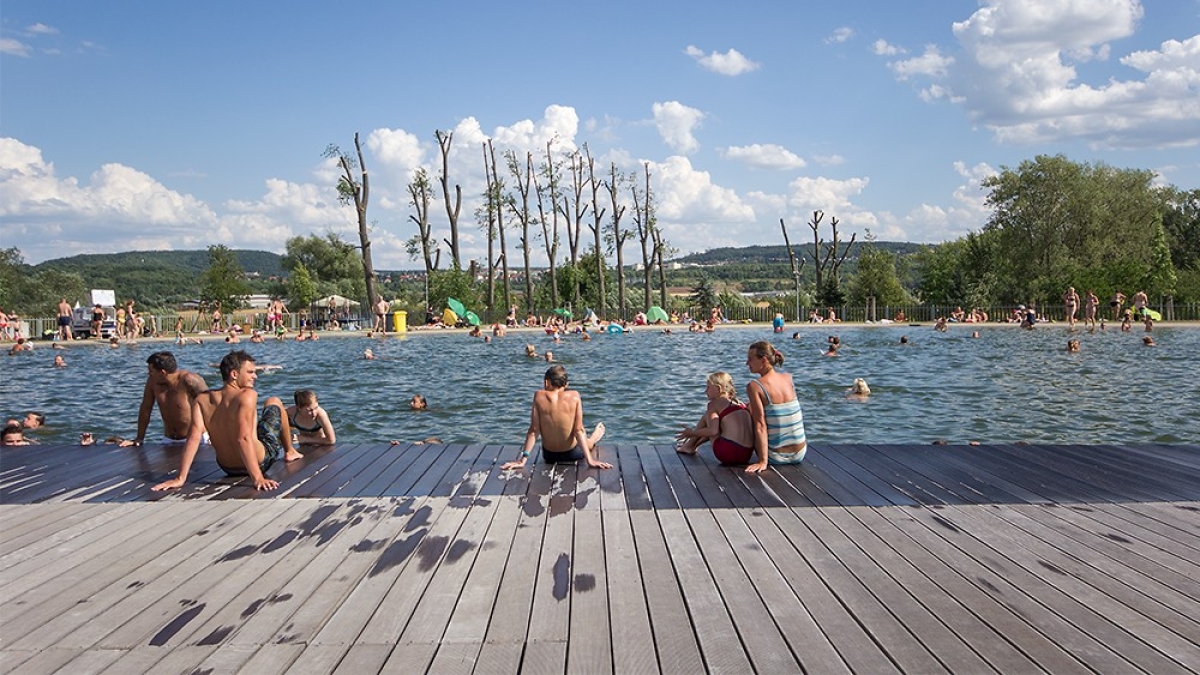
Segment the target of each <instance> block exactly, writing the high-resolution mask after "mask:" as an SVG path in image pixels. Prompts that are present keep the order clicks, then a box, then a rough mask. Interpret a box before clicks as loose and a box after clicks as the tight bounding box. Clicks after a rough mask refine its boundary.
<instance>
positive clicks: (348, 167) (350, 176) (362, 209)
mask: <svg viewBox="0 0 1200 675" xmlns="http://www.w3.org/2000/svg"><path fill="white" fill-rule="evenodd" d="M354 151H355V153H356V154H357V157H358V158H357V160H356V159H355V158H354V157H351V156H349V155H348V154H346V153H344V152H342V150H341V148H339V147H338V146H336V145H330V146H329V147H327V148H326V149H325V156H326V157H336V158H337V160H338V165H339V166H341V168H342V176H341V178H339V179H338V198H339V200H340V201H341V202H342V203H343V204H353V205H354V210H355V212H356V213H357V215H358V240H359V244H360V246H361V250H362V264H363V277H364V278H365V280H366V285H367V304H368V305H370V306H371V307H372V308H374V307H375V303H376V302H377V301H378V300H379V298H378V295H377V294H376V293H375V265H374V264H372V263H371V232H370V228H369V226H368V225H367V204H368V203H370V201H371V181H370V179H369V177H368V176H367V164H366V162H365V161H364V160H363V154H362V144H361V143H359V140H358V134H357V133H356V134H354ZM355 168H357V169H359V170H361V173H360V175H359V179H358V180H357V181H356V180H355V179H354V169H355ZM372 311H374V309H372Z"/></svg>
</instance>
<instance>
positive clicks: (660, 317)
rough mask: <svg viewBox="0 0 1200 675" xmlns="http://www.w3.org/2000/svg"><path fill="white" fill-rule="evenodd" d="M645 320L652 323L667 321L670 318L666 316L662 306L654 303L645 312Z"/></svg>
mask: <svg viewBox="0 0 1200 675" xmlns="http://www.w3.org/2000/svg"><path fill="white" fill-rule="evenodd" d="M646 320H647V321H649V322H650V323H654V322H655V321H662V322H663V323H667V322H668V321H670V320H671V317H669V316H667V313H666V311H664V310H663V308H662V307H659V306H658V305H655V306H653V307H651V308H650V311H648V312H646Z"/></svg>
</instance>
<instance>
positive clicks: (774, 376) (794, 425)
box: [746, 340, 808, 473]
mask: <svg viewBox="0 0 1200 675" xmlns="http://www.w3.org/2000/svg"><path fill="white" fill-rule="evenodd" d="M781 365H783V354H780V353H779V352H778V351H776V350H775V347H774V346H773V345H772V344H771V343H770V342H767V341H765V340H762V341H759V342H755V343H754V344H752V345H750V349H749V351H748V352H747V353H746V367H747V368H749V369H750V372H751V373H754V374H755V375H758V379H756V380H751V381H750V383H749V384H747V385H746V398H747V400H748V407H749V409H750V417H751V419H752V420H753V421H754V452H755V454H756V455H757V456H758V461H757V462H755V463H754V464H751V465H750V466H748V467H746V473H758V472H759V471H762V470H764V469H766V468H767V463H768V462H769V463H771V464H799V463H800V462H802V461H804V454H805V453H806V452H807V451H808V440H807V439H806V438H805V435H804V413H803V411H802V410H801V409H800V401H799V399H797V398H796V388H795V386H794V385H793V383H792V376H791V375H789V374H788V373H781V372H779V371H778V370H776V369H775V368H776V367H777V366H781Z"/></svg>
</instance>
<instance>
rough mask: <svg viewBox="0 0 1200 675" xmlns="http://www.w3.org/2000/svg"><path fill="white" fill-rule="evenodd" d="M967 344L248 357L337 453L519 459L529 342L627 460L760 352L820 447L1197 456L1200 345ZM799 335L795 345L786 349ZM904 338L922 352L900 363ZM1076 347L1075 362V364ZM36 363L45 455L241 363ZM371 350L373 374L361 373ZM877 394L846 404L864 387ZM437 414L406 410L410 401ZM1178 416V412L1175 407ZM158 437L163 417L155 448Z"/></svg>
mask: <svg viewBox="0 0 1200 675" xmlns="http://www.w3.org/2000/svg"><path fill="white" fill-rule="evenodd" d="M970 330H973V329H972V328H971V327H952V328H951V330H950V331H949V332H947V333H944V334H941V333H936V332H934V331H933V330H932V329H931V328H929V327H915V328H914V327H909V326H889V327H839V328H838V329H837V334H838V335H839V336H840V337H841V339H842V342H843V344H844V345H845V347H844V353H843V355H842V356H839V357H837V358H828V357H824V356H821V353H822V351H823V350H824V347H825V345H826V338H827V336H828V335H829V332H830V331H829V330H828V329H823V330H808V329H804V330H802V333H801V339H799V340H792V339H788V338H783V339H779V338H780V337H781V336H777V335H773V334H772V333H771V332H770V329H769V328H758V327H753V328H744V329H743V328H729V329H725V330H718V332H717V333H715V334H711V335H708V334H692V333H687V332H685V331H679V332H676V333H675V334H673V335H662V334H660V333H658V332H657V331H645V332H639V333H635V334H631V335H602V336H596V337H595V338H594V339H593V340H591V341H588V342H584V341H582V340H580V339H578V338H577V337H574V336H572V337H568V338H566V339H565V340H563V341H562V342H561V343H558V344H554V343H552V342H551V341H550V340H549V339H548V338H547V337H546V336H545V335H543V334H540V333H539V334H517V333H513V334H510V335H509V336H508V337H505V338H499V339H494V340H493V341H492V342H491V343H488V344H484V343H483V342H482V341H481V340H476V339H471V338H468V337H466V335H465V333H454V334H439V335H415V336H412V337H409V338H408V339H403V340H400V339H394V338H389V339H382V340H381V339H367V338H365V337H345V338H343V337H336V338H330V337H327V338H326V339H324V340H321V341H319V342H316V343H295V342H286V343H278V342H268V343H265V344H261V345H253V344H245V345H242V346H244V347H245V348H246V349H247V350H248V351H250V352H251V353H252V354H254V355H255V356H256V358H257V359H258V361H259V363H274V364H279V365H282V366H283V370H282V371H279V372H277V373H273V374H269V375H264V376H263V377H261V378H260V379H259V382H258V389H259V391H260V392H261V393H263V394H267V395H276V396H279V397H280V398H282V399H283V400H284V401H285V402H290V401H291V397H292V392H293V391H295V390H296V389H299V388H312V389H315V390H316V391H317V393H318V395H319V397H320V401H321V404H322V405H323V406H325V408H326V409H327V410H328V411H329V414H330V416H331V417H332V419H333V420H334V424H335V426H336V427H337V429H338V436H339V440H341V441H344V442H347V443H373V442H379V441H384V440H387V439H391V438H397V439H402V440H408V441H413V440H420V439H423V438H426V437H429V436H437V437H439V438H441V439H443V440H445V441H447V442H454V443H484V442H491V443H495V442H502V443H520V442H521V441H522V440H523V438H524V432H525V428H526V426H527V425H528V419H529V402H530V400H531V397H532V394H533V392H534V390H536V389H537V388H539V387H540V386H541V383H542V375H543V374H544V372H545V370H546V365H547V364H546V363H545V362H544V361H542V360H538V359H528V358H525V357H524V356H523V355H522V354H523V348H524V345H525V343H526V342H532V343H533V344H534V345H535V346H536V347H537V349H538V351H539V352H541V351H545V350H546V349H547V348H549V349H552V350H553V351H554V353H555V355H556V357H557V358H558V359H559V360H560V361H562V362H563V364H564V365H565V366H566V367H567V369H568V372H569V373H570V376H571V382H572V386H574V387H575V388H577V389H579V390H580V391H581V392H582V394H583V396H584V409H585V413H586V416H585V420H584V421H585V424H587V426H588V427H589V428H590V427H592V426H593V425H594V424H595V423H596V422H599V421H603V422H605V425H606V426H607V428H608V433H607V438H608V439H609V440H610V441H613V442H627V443H632V442H652V443H670V442H672V441H673V438H674V434H675V432H676V430H677V429H678V428H679V426H681V425H684V424H694V423H695V422H696V420H697V419H698V418H699V416H700V413H701V412H702V411H703V408H704V405H705V399H704V377H705V376H706V375H707V374H708V373H709V372H712V371H715V370H725V371H727V372H729V373H731V374H732V375H733V377H734V381H735V384H736V385H737V387H738V391H739V393H742V392H744V390H745V386H746V383H747V379H748V373H747V371H746V366H745V356H746V348H747V346H748V345H749V344H750V343H751V342H753V341H755V340H759V339H766V340H774V342H775V344H776V346H777V347H778V348H779V349H780V351H782V352H783V353H784V354H785V356H786V357H787V360H786V363H785V370H788V371H789V372H792V373H793V374H794V376H795V378H796V383H797V390H798V391H799V394H800V398H801V401H802V403H803V405H804V417H805V423H806V426H807V430H808V435H809V437H810V438H811V439H812V441H813V442H814V443H818V444H822V443H913V442H915V443H926V442H930V441H932V440H934V439H937V438H944V439H947V440H949V441H951V442H965V441H967V440H980V441H983V442H985V443H1008V442H1014V441H1018V440H1021V441H1028V442H1031V443H1056V442H1070V443H1137V442H1141V443H1158V442H1170V443H1176V442H1191V443H1194V442H1197V441H1200V430H1198V428H1197V426H1198V423H1197V422H1196V420H1197V418H1198V417H1200V404H1198V403H1197V402H1198V401H1200V378H1196V377H1194V376H1192V375H1191V373H1192V372H1193V370H1194V363H1195V359H1196V357H1197V356H1198V355H1200V329H1196V328H1190V327H1189V328H1160V329H1159V330H1157V331H1155V338H1156V340H1157V341H1158V343H1159V345H1160V346H1158V347H1155V348H1146V347H1143V346H1142V344H1141V337H1142V336H1141V334H1139V333H1124V334H1123V333H1120V332H1119V331H1105V332H1103V333H1101V332H1097V333H1093V334H1089V333H1085V332H1080V333H1074V334H1068V333H1067V332H1066V329H1065V328H1064V327H1056V326H1051V327H1039V329H1038V330H1036V331H1033V332H1026V331H1020V330H1016V329H1013V328H1010V327H988V328H984V329H982V330H981V331H980V337H979V338H978V339H973V338H971V337H970ZM788 335H790V332H789V333H788ZM901 335H907V336H908V337H909V339H910V341H911V344H909V345H907V346H901V345H899V337H900V336H901ZM1068 337H1074V338H1078V339H1080V341H1081V343H1082V350H1081V351H1080V352H1079V353H1078V354H1068V353H1067V352H1066V351H1065V346H1066V340H1067V338H1068ZM38 347H39V349H38V350H37V351H35V352H34V353H33V354H25V355H20V356H15V357H5V358H6V361H5V376H4V377H3V378H0V401H2V402H3V411H2V412H3V414H4V415H5V416H6V418H7V417H15V416H17V415H19V414H20V413H22V412H24V411H26V410H40V411H42V412H45V413H46V415H47V417H48V418H49V420H50V424H49V427H48V428H47V429H46V430H44V431H42V432H37V433H36V437H37V438H39V439H40V440H41V441H43V442H56V443H70V442H74V440H75V439H76V438H77V436H78V433H79V432H81V431H91V432H93V433H95V434H96V435H97V436H99V437H105V436H108V435H113V434H119V435H123V436H132V435H133V433H134V431H135V428H136V427H135V425H136V419H137V409H138V405H139V403H140V401H141V396H142V387H143V384H144V378H145V372H146V371H145V359H146V357H147V356H148V355H149V354H150V353H151V352H153V351H155V350H156V349H160V348H161V349H170V350H173V351H175V353H176V355H177V357H178V358H179V361H180V365H181V366H182V367H184V368H187V369H189V370H194V371H196V372H198V373H200V374H201V375H203V376H204V377H205V379H206V380H207V381H208V383H209V385H210V386H216V385H217V384H219V378H218V376H217V372H216V369H215V368H214V367H212V366H211V365H210V364H215V363H216V362H217V361H218V360H219V359H220V358H221V356H222V355H224V353H226V352H227V351H228V346H227V345H225V344H224V343H222V342H219V341H211V342H207V343H206V344H203V345H189V346H187V347H174V346H171V345H166V344H162V345H158V344H150V343H143V344H140V345H137V346H135V347H127V346H122V347H121V348H120V349H108V348H105V347H101V346H98V345H72V346H71V347H70V348H69V349H67V350H65V351H63V352H56V353H63V354H64V355H65V357H66V359H67V362H68V367H67V368H66V369H55V368H53V367H52V366H51V365H50V363H51V361H52V359H53V355H52V353H51V350H49V349H47V348H45V345H44V344H39V345H38ZM367 347H370V348H371V349H372V351H373V352H374V353H375V355H376V359H375V360H373V361H367V360H365V359H363V358H362V352H363V349H365V348H367ZM856 377H862V378H865V379H866V380H867V381H868V382H869V383H870V386H871V389H872V391H873V394H872V396H871V398H870V399H869V400H868V401H867V402H866V403H856V402H848V401H847V400H846V399H845V394H846V390H847V389H848V388H849V387H850V386H851V384H852V382H853V380H854V378H856ZM416 393H420V394H423V395H425V396H426V397H428V399H429V402H430V410H428V411H425V412H414V411H411V410H409V409H408V400H409V399H410V398H411V397H412V395H413V394H416ZM1164 403H1166V404H1164ZM160 430H161V426H160V422H159V420H158V415H157V413H156V414H155V416H154V421H153V422H152V424H151V435H152V436H153V435H154V434H156V433H158V432H159V431H160Z"/></svg>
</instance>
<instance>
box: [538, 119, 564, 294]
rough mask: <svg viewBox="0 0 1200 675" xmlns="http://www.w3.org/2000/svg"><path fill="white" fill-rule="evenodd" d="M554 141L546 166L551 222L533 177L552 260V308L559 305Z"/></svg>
mask: <svg viewBox="0 0 1200 675" xmlns="http://www.w3.org/2000/svg"><path fill="white" fill-rule="evenodd" d="M553 142H554V141H546V167H545V169H544V173H545V175H546V182H547V184H548V185H547V187H549V189H550V218H551V222H550V223H549V224H547V223H546V209H545V205H544V201H543V192H542V186H541V184H540V183H539V182H538V179H537V175H536V174H535V175H534V177H533V181H534V183H533V184H534V187H535V189H536V191H537V198H538V220H539V221H541V223H542V241H543V242H544V243H545V245H546V257H547V258H549V260H550V304H551V305H552V307H551V309H554V308H557V307H558V272H557V268H556V267H555V260H556V259H557V258H558V245H559V239H558V169H557V164H555V162H554V155H553V153H552V152H551V151H550V146H551V145H552V144H553Z"/></svg>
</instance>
